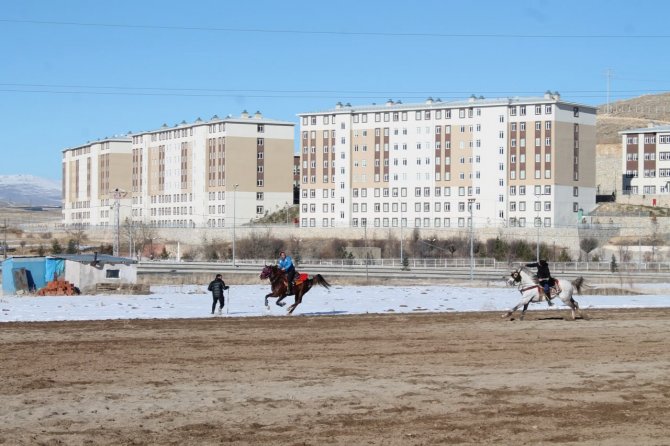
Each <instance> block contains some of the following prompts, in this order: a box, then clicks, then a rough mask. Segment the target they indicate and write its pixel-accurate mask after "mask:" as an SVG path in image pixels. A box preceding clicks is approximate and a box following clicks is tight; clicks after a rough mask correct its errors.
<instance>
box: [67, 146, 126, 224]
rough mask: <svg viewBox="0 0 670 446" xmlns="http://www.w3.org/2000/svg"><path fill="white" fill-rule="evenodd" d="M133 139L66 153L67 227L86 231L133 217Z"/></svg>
mask: <svg viewBox="0 0 670 446" xmlns="http://www.w3.org/2000/svg"><path fill="white" fill-rule="evenodd" d="M131 143H132V141H131V139H130V137H128V136H121V137H113V138H105V139H103V140H99V141H95V142H89V143H87V144H85V145H82V146H77V147H73V148H68V149H64V150H63V159H62V170H63V177H62V182H63V183H62V191H63V192H62V193H63V224H64V225H65V226H66V227H79V228H86V227H89V226H108V225H114V224H115V218H116V209H115V206H116V204H117V203H118V205H119V218H120V219H125V218H126V217H128V216H130V196H128V195H127V194H126V192H125V191H130V175H129V167H130V163H131V149H132V147H131Z"/></svg>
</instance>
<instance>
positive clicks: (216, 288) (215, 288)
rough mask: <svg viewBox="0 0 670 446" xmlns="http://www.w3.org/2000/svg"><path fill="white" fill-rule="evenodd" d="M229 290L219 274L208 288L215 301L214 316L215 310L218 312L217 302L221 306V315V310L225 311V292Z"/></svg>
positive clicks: (213, 303) (213, 305)
mask: <svg viewBox="0 0 670 446" xmlns="http://www.w3.org/2000/svg"><path fill="white" fill-rule="evenodd" d="M227 289H228V286H227V285H226V284H225V282H224V281H223V279H222V276H221V274H217V275H216V278H215V279H214V280H212V282H210V284H209V286H208V287H207V290H209V291H211V292H212V299H213V300H214V301H213V302H212V314H214V310H216V303H217V302H219V304H220V306H219V314H221V310H223V306H224V305H225V300H224V297H223V291H224V290H227Z"/></svg>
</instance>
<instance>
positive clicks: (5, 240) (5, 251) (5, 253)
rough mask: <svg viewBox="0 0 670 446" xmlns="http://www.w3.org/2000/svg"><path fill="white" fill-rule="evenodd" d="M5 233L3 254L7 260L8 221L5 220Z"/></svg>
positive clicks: (3, 228) (3, 227)
mask: <svg viewBox="0 0 670 446" xmlns="http://www.w3.org/2000/svg"><path fill="white" fill-rule="evenodd" d="M2 231H3V241H2V254H3V257H4V259H5V260H7V219H6V218H5V224H4V225H3V226H2Z"/></svg>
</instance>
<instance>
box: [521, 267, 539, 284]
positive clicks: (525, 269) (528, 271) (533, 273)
mask: <svg viewBox="0 0 670 446" xmlns="http://www.w3.org/2000/svg"><path fill="white" fill-rule="evenodd" d="M519 271H523V272H525V273H526V274H528V275H529V276H530V277H531V279H533V282H535V283H540V281H539V280H537V274H535V271H533V270H532V269H530V268H528V267H527V266H526V265H523V266H522V267H520V268H519Z"/></svg>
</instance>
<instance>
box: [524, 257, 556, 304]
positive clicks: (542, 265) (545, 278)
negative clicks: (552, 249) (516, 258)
mask: <svg viewBox="0 0 670 446" xmlns="http://www.w3.org/2000/svg"><path fill="white" fill-rule="evenodd" d="M526 266H527V267H529V268H537V281H538V282H539V284H540V285H542V289H543V290H544V295H545V296H546V297H547V304H549V306H552V305H553V303H552V302H551V290H550V288H551V282H552V281H553V280H552V278H551V272H549V264H548V263H547V261H546V260H544V259H540V261H539V262H534V263H527V264H526Z"/></svg>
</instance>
